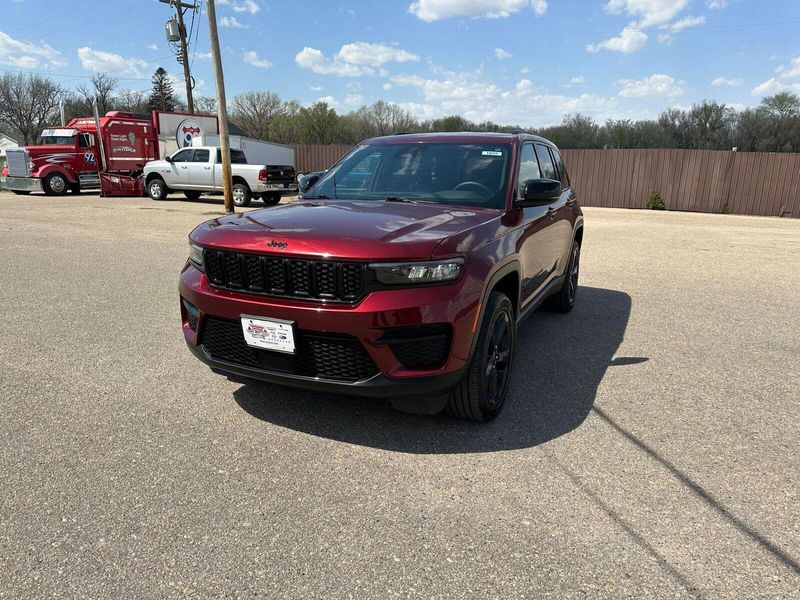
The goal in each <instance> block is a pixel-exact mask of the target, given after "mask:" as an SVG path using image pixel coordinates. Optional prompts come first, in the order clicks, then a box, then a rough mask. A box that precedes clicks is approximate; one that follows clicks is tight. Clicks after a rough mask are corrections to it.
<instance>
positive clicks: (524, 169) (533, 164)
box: [517, 144, 542, 198]
mask: <svg viewBox="0 0 800 600" xmlns="http://www.w3.org/2000/svg"><path fill="white" fill-rule="evenodd" d="M541 177H542V176H541V173H540V171H539V161H537V160H536V153H535V152H534V150H533V144H525V145H524V146H523V147H522V150H521V151H520V153H519V176H518V177H517V196H518V197H519V198H522V196H523V194H524V193H525V182H526V181H528V180H529V179H541Z"/></svg>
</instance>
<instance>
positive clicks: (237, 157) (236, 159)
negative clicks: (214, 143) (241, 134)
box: [217, 148, 247, 165]
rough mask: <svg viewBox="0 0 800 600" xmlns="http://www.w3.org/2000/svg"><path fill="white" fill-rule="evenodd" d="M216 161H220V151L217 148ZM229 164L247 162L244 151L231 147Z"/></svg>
mask: <svg viewBox="0 0 800 600" xmlns="http://www.w3.org/2000/svg"><path fill="white" fill-rule="evenodd" d="M217 162H218V163H221V162H222V151H221V150H220V149H219V148H217ZM231 164H232V165H246V164H247V157H246V156H245V155H244V152H242V151H241V150H233V149H231Z"/></svg>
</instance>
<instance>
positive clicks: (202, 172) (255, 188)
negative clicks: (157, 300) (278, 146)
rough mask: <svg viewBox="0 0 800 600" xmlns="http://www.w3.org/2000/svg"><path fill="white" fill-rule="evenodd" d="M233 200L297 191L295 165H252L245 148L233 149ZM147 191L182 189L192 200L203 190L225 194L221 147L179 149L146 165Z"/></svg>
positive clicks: (158, 196)
mask: <svg viewBox="0 0 800 600" xmlns="http://www.w3.org/2000/svg"><path fill="white" fill-rule="evenodd" d="M231 171H232V176H233V203H234V204H235V205H236V206H247V205H248V204H250V200H251V199H252V198H261V199H262V200H263V201H264V204H277V203H278V202H280V200H281V196H283V195H286V194H296V193H297V182H296V181H295V172H294V167H292V166H288V165H249V164H247V158H246V157H245V155H244V152H242V151H241V150H233V149H232V150H231ZM144 183H145V189H146V190H147V195H148V196H150V197H151V198H152V199H153V200H163V199H164V198H166V197H167V194H169V193H170V192H171V191H182V192H183V193H184V195H185V196H186V197H187V198H189V199H190V200H196V199H197V198H199V197H200V195H201V194H221V193H222V191H223V189H222V159H221V153H220V150H219V148H218V147H215V146H196V147H193V148H184V149H182V150H178V151H177V152H176V153H174V154H172V155H171V156H167V157H166V158H164V159H163V160H153V161H150V162H149V163H147V164H146V165H145V167H144Z"/></svg>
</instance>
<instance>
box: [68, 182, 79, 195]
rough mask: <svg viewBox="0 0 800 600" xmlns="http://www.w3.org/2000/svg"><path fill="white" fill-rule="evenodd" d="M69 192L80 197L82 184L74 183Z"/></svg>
mask: <svg viewBox="0 0 800 600" xmlns="http://www.w3.org/2000/svg"><path fill="white" fill-rule="evenodd" d="M69 191H71V192H72V193H73V194H76V195H80V193H81V184H80V183H73V184H72V185H71V186H69Z"/></svg>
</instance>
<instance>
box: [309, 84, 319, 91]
mask: <svg viewBox="0 0 800 600" xmlns="http://www.w3.org/2000/svg"><path fill="white" fill-rule="evenodd" d="M309 89H310V90H311V91H312V92H321V91H322V86H321V85H312V86H311V87H310V88H309Z"/></svg>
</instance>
